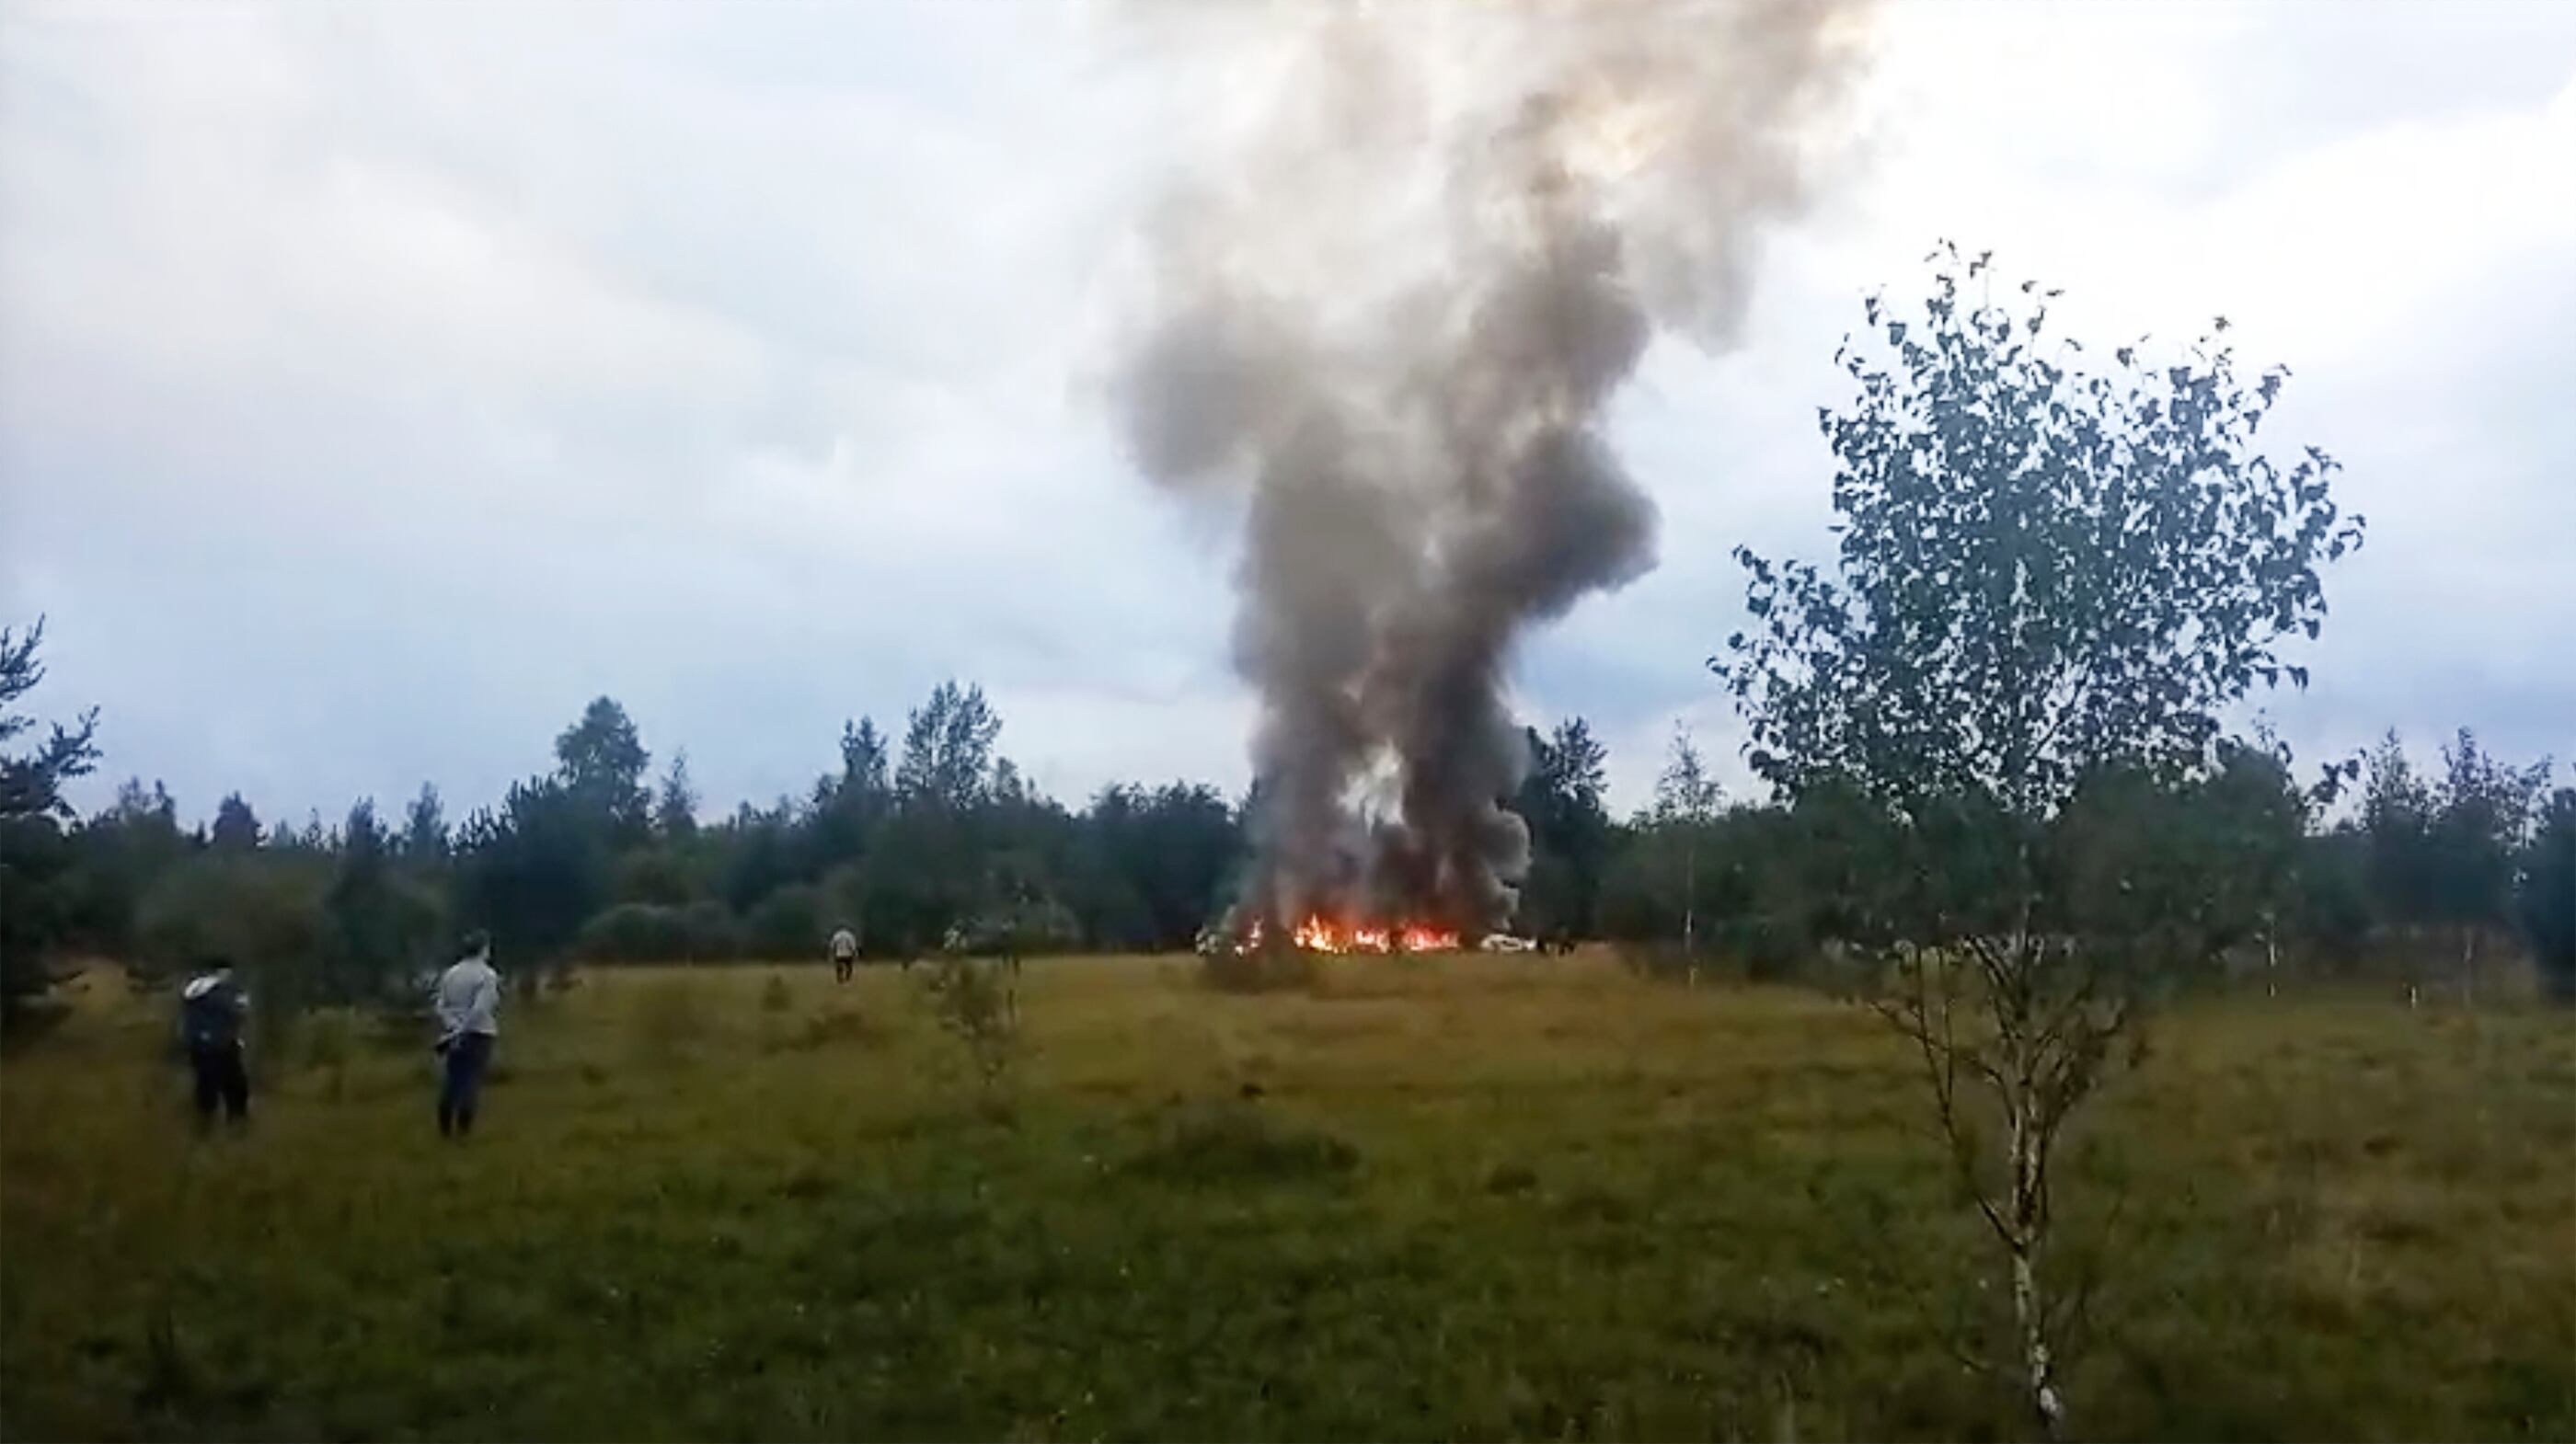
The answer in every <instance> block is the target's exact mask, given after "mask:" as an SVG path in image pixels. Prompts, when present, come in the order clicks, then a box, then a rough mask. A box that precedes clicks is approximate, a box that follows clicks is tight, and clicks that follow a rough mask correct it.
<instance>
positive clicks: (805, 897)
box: [742, 883, 824, 958]
mask: <svg viewBox="0 0 2576 1444" xmlns="http://www.w3.org/2000/svg"><path fill="white" fill-rule="evenodd" d="M823 932H824V929H823V901H822V894H821V893H819V892H817V891H816V890H815V889H814V888H813V887H811V886H810V885H808V884H805V883H793V884H790V885H789V886H786V887H782V888H780V889H778V890H777V891H776V892H773V893H771V894H770V895H769V896H767V897H765V898H762V899H761V900H760V902H759V903H758V904H757V905H755V906H754V907H753V908H752V910H751V915H750V916H749V917H747V918H745V919H744V920H743V938H742V942H743V947H744V950H745V951H746V952H748V953H750V954H751V955H752V956H753V957H758V958H803V957H810V956H812V955H814V954H816V953H817V952H819V951H820V950H821V949H822V946H823Z"/></svg>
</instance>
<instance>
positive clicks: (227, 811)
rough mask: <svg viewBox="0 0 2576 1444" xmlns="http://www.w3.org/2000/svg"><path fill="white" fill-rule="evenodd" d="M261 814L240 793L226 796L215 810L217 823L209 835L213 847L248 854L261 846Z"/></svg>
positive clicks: (223, 850) (222, 850)
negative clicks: (253, 809) (252, 808)
mask: <svg viewBox="0 0 2576 1444" xmlns="http://www.w3.org/2000/svg"><path fill="white" fill-rule="evenodd" d="M259 836H260V830H259V814H258V813H256V812H253V811H252V810H251V806H250V803H249V802H247V801H245V800H244V799H243V797H242V795H241V794H240V793H238V792H228V793H226V794H224V800H223V802H222V803H221V804H220V805H218V806H217V807H216V808H215V823H214V827H213V829H212V831H211V832H210V834H209V841H210V842H211V844H212V846H213V847H214V848H215V849H216V850H218V851H221V852H248V851H250V850H251V849H252V848H255V847H257V846H259Z"/></svg>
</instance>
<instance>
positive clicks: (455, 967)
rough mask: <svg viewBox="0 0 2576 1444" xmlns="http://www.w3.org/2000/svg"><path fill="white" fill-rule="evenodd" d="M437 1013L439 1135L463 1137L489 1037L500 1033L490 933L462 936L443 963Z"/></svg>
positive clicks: (470, 1125) (434, 995)
mask: <svg viewBox="0 0 2576 1444" xmlns="http://www.w3.org/2000/svg"><path fill="white" fill-rule="evenodd" d="M430 1003H431V1006H432V1007H434V1008H435V1009H436V1010H437V1013H438V1056H439V1059H440V1061H441V1063H442V1064H443V1065H444V1066H443V1067H441V1069H440V1070H439V1086H438V1136H439V1137H441V1138H463V1137H464V1136H466V1135H467V1134H469V1133H472V1132H473V1131H474V1105H475V1100H476V1099H477V1097H478V1096H479V1095H480V1094H481V1093H482V1091H483V1070H484V1069H485V1068H486V1067H488V1066H490V1064H491V1062H492V1040H493V1039H494V1038H495V1037H498V1036H499V1035H500V1032H501V1019H500V1013H501V975H500V974H499V973H498V972H496V971H494V970H493V967H492V936H491V934H489V933H485V932H481V931H476V932H471V933H468V934H466V935H465V956H463V957H461V958H459V959H457V960H456V961H455V962H453V963H451V964H449V965H448V968H447V971H446V972H443V973H441V974H439V975H438V982H437V984H436V985H435V986H433V987H432V988H431V989H430Z"/></svg>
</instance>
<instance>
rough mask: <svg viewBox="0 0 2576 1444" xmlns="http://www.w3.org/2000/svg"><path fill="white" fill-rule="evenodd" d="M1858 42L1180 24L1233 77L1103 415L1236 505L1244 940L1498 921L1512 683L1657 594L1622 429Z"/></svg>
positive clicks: (1728, 25)
mask: <svg viewBox="0 0 2576 1444" xmlns="http://www.w3.org/2000/svg"><path fill="white" fill-rule="evenodd" d="M1850 9H1851V7H1850V6H1849V5H1841V4H1826V3H1810V0H1738V3H1720V4H1698V5H1693V4H1679V3H1626V4H1622V3H1615V0H1604V3H1595V4H1588V5H1585V4H1565V3H1556V4H1545V3H1526V4H1521V5H1516V6H1506V5H1475V6H1470V5H1464V4H1461V5H1436V4H1428V3H1425V4H1417V5H1406V6H1393V7H1385V8H1382V9H1381V8H1351V9H1332V10H1326V9H1323V8H1321V7H1307V6H1288V7H1280V8H1271V7H1243V6H1235V7H1217V6H1208V7H1198V8H1196V9H1194V10H1190V11H1187V12H1185V13H1182V14H1178V15H1164V16H1161V17H1159V18H1160V19H1162V20H1163V21H1166V22H1168V23H1169V25H1170V26H1172V27H1174V28H1175V29H1184V30H1188V31H1190V32H1191V33H1192V34H1194V35H1195V36H1196V38H1199V39H1202V40H1211V41H1215V42H1218V43H1219V45H1220V46H1229V47H1230V48H1227V49H1225V50H1224V53H1223V54H1222V55H1221V56H1212V55H1211V54H1210V53H1209V52H1207V51H1204V50H1202V51H1200V52H1198V53H1196V54H1194V55H1193V56H1192V57H1191V62H1190V63H1192V64H1193V65H1196V66H1200V67H1206V66H1210V65H1213V64H1215V63H1216V62H1217V60H1219V59H1223V60H1227V61H1231V62H1233V63H1232V65H1231V66H1230V67H1229V68H1228V69H1226V70H1224V71H1223V72H1221V74H1222V77H1223V78H1222V82H1221V84H1220V85H1219V86H1218V92H1219V93H1218V94H1217V95H1216V96H1215V97H1214V98H1212V99H1211V100H1210V102H1209V106H1208V109H1207V110H1206V112H1204V114H1203V118H1204V120H1205V121H1206V130H1207V134H1208V137H1209V139H1208V142H1207V144H1206V147H1205V151H1204V154H1203V155H1202V156H1201V157H1199V159H1198V160H1197V161H1196V162H1195V163H1193V164H1190V165H1186V166H1184V167H1183V168H1182V174H1181V175H1180V177H1179V178H1178V179H1177V180H1176V181H1175V182H1174V183H1173V184H1172V186H1171V188H1170V190H1169V191H1168V193H1167V194H1166V195H1165V196H1164V197H1163V204H1162V206H1161V207H1160V209H1159V210H1158V211H1157V213H1156V215H1155V217H1154V220H1153V224H1152V225H1151V227H1150V228H1149V232H1148V239H1147V246H1148V250H1149V257H1148V268H1149V274H1150V279H1149V280H1148V282H1147V283H1146V285H1145V288H1144V294H1143V296H1142V298H1141V303H1142V307H1143V314H1142V317H1141V323H1140V325H1139V327H1138V329H1137V332H1136V334H1135V336H1134V338H1133V343H1132V346H1131V347H1130V349H1129V350H1128V352H1127V354H1126V355H1125V356H1124V357H1123V358H1122V360H1121V363H1120V367H1119V374H1118V399H1119V403H1120V408H1121V414H1122V420H1123V423H1124V426H1125V430H1126V434H1127V438H1128V443H1129V446H1130V448H1131V449H1132V451H1133V453H1134V455H1135V457H1136V459H1137V461H1138V463H1139V465H1140V466H1141V468H1142V469H1143V470H1144V471H1145V473H1146V474H1147V475H1148V476H1150V477H1151V478H1153V479H1154V480H1155V481H1156V482H1157V483H1158V484H1160V485H1163V486H1165V487H1169V488H1172V489H1174V490H1177V491H1184V492H1203V491H1217V492H1222V493H1225V494H1235V495H1240V496H1241V497H1242V498H1243V517H1244V550H1243V558H1242V563H1241V567H1240V570H1239V572H1238V587H1239V590H1240V594H1241V605H1240V610H1239V612H1238V614H1237V617H1236V623H1235V631H1234V656H1235V663H1236V666H1237V667H1238V669H1239V670H1240V671H1241V672H1242V674H1243V675H1244V677H1245V678H1246V679H1247V680H1249V681H1250V682H1251V683H1252V684H1253V686H1254V687H1255V688H1256V689H1257V691H1258V692H1259V694H1260V698H1261V704H1262V713H1261V723H1260V727H1259V731H1258V733H1257V735H1256V736H1255V737H1254V739H1253V763H1254V772H1255V777H1256V779H1257V782H1256V786H1257V789H1258V799H1259V803H1258V812H1257V815H1256V818H1255V826H1256V834H1255V837H1256V846H1257V859H1256V865H1255V874H1254V877H1253V879H1252V881H1251V886H1250V887H1249V888H1248V890H1247V893H1246V896H1245V898H1244V900H1243V902H1244V905H1245V908H1246V909H1247V910H1248V911H1249V912H1250V913H1251V914H1252V915H1254V916H1259V917H1266V918H1269V919H1273V920H1277V919H1290V920H1293V919H1296V918H1300V917H1303V916H1305V915H1307V914H1308V913H1310V912H1319V911H1320V912H1327V913H1334V914H1353V913H1357V914H1362V915H1374V916H1377V917H1380V918H1388V917H1395V916H1401V917H1405V918H1410V919H1430V920H1436V921H1439V922H1442V923H1445V924H1447V925H1449V926H1452V927H1455V928H1457V929H1459V930H1460V931H1461V932H1462V933H1465V934H1468V935H1470V936H1473V935H1476V934H1481V933H1483V932H1486V931H1489V930H1491V929H1493V928H1495V927H1498V926H1500V925H1502V924H1503V923H1504V922H1505V921H1506V920H1507V919H1508V918H1509V917H1510V915H1511V913H1512V909H1513V907H1514V904H1515V902H1516V899H1517V895H1518V888H1519V883H1520V881H1521V878H1522V876H1523V875H1524V873H1525V872H1526V870H1527V867H1528V861H1529V834H1528V830H1527V829H1526V828H1525V827H1524V826H1523V825H1522V822H1521V820H1520V818H1519V817H1517V816H1515V815H1514V814H1513V813H1512V812H1511V811H1510V810H1509V809H1508V808H1507V806H1506V805H1505V804H1506V801H1507V799H1508V798H1509V797H1510V796H1511V794H1512V793H1513V791H1514V790H1515V789H1516V788H1517V787H1518V785H1519V783H1520V780H1521V775H1522V772H1523V770H1524V768H1525V767H1526V765H1527V760H1528V759H1527V758H1526V756H1525V755H1524V751H1523V748H1522V745H1521V742H1520V735H1521V734H1520V732H1519V729H1518V728H1517V727H1516V726H1515V725H1514V723H1513V719H1512V717H1511V714H1510V711H1509V709H1508V707H1507V706H1506V703H1505V700H1504V689H1505V684H1506V680H1507V678H1506V673H1507V669H1508V667H1509V665H1510V662H1511V660H1512V653H1513V646H1514V644H1515V642H1516V641H1517V640H1518V639H1519V638H1520V637H1521V636H1522V635H1523V634H1524V633H1525V632H1526V631H1527V630H1528V629H1529V627H1530V626H1531V625H1532V624H1533V623H1538V622H1545V621H1548V620H1552V619H1554V618H1557V617H1560V616H1562V615H1564V614H1565V612H1566V611H1567V610H1568V609H1570V608H1571V607H1573V606H1574V604H1575V603H1576V602H1578V601H1580V600H1581V599H1582V598H1583V597H1585V596H1586V595H1589V594H1591V593H1593V592H1598V591H1603V590H1607V589H1612V588H1616V587H1619V586H1622V585H1625V584H1626V583H1628V582H1630V581H1633V580H1635V579H1636V578H1637V577H1639V576H1641V575H1643V574H1644V573H1645V572H1646V571H1647V570H1648V569H1650V568H1651V567H1652V566H1653V565H1654V560H1655V550H1654V549H1655V510H1654V506H1653V503H1652V502H1651V501H1649V500H1648V498H1647V497H1646V495H1645V494H1644V493H1643V492H1642V491H1640V490H1639V489H1638V487H1637V486H1636V484H1635V482H1634V481H1632V480H1631V479H1630V478H1629V476H1628V474H1627V472H1626V471H1625V469H1624V468H1622V467H1621V465H1620V463H1619V459H1618V457H1617V455H1616V454H1615V453H1614V452H1613V451H1612V449H1611V447H1610V445H1609V442H1608V440H1607V438H1606V437H1605V435H1604V433H1603V426H1602V418H1603V411H1604V408H1605V407H1606V406H1607V404H1608V403H1609V401H1610V399H1611V398H1612V396H1613V395H1614V394H1615V393H1616V392H1617V390H1618V389H1619V387H1620V386H1621V385H1622V384H1623V383H1624V382H1625V381H1626V380H1627V379H1628V377H1629V375H1630V374H1631V373H1632V372H1633V371H1634V370H1635V369H1636V366H1637V363H1638V360H1639V358H1640V357H1641V356H1642V355H1643V354H1644V352H1645V349H1646V346H1647V344H1648V342H1649V341H1650V340H1651V339H1652V338H1653V337H1654V335H1655V334H1656V332H1657V331H1658V330H1659V329H1671V330H1676V331H1679V332H1681V333H1683V334H1684V335H1686V336H1688V337H1689V338H1691V339H1694V340H1696V341H1698V342H1700V343H1701V344H1704V345H1722V344H1725V343H1726V342H1727V341H1729V340H1730V339H1731V338H1732V336H1733V334H1734V331H1735V328H1736V326H1737V324H1738V322H1739V320H1740V318H1741V316H1742V314H1743V311H1744V307H1745V302H1746V297H1747V292H1748V288H1749V284H1750V277H1751V273H1752V268H1753V262H1754V259H1755V255H1756V252H1757V250H1758V248H1759V242H1760V239H1761V237H1762V235H1763V233H1764V232H1765V231H1766V230H1767V229H1768V228H1769V227H1770V225H1771V224H1772V223H1774V222H1776V221H1778V220H1779V219H1781V218H1783V217H1785V216H1787V215H1789V214H1791V213H1793V212H1794V211H1795V210H1797V208H1798V207H1799V205H1800V204H1801V202H1802V200H1803V198H1804V196H1805V194H1806V190H1807V183H1806V180H1805V176H1806V174H1807V171H1808V170H1809V168H1810V167H1809V164H1808V160H1807V156H1806V154H1805V152H1806V151H1807V149H1808V148H1809V136H1810V133H1811V132H1812V131H1813V130H1814V129H1815V128H1816V125H1815V123H1816V121H1817V120H1818V119H1819V118H1820V117H1821V116H1822V115H1823V114H1824V113H1825V112H1826V111H1827V110H1828V109H1829V105H1830V102H1831V101H1832V100H1833V99H1834V97H1835V96H1836V94H1837V93H1838V91H1839V89H1840V81H1841V78H1842V77H1843V75H1844V73H1845V71H1846V70H1847V68H1848V65H1847V62H1848V58H1849V56H1850V53H1851V46H1850V45H1849V44H1848V43H1847V41H1848V40H1849V39H1850V38H1851V36H1852V33H1853V27H1852V24H1851V21H1852V16H1851V14H1850V13H1849V12H1850ZM1202 73H1205V72H1202Z"/></svg>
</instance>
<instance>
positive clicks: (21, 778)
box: [0, 617, 98, 1027]
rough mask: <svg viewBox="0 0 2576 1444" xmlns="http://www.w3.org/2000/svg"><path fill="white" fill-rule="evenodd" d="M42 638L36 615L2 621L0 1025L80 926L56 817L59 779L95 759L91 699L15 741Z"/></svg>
mask: <svg viewBox="0 0 2576 1444" xmlns="http://www.w3.org/2000/svg"><path fill="white" fill-rule="evenodd" d="M44 640H45V621H44V618H42V617H39V618H37V619H36V621H35V624H34V625H32V626H30V627H28V628H27V630H26V631H24V632H23V633H22V632H19V631H17V630H16V629H14V628H8V627H0V749H8V750H0V1027H5V1026H7V1025H8V1024H10V1023H13V1022H15V1021H17V1020H18V1017H19V1015H20V1013H21V1011H22V1009H23V1008H24V1006H25V1005H26V1003H27V1002H28V1001H29V1000H30V999H32V998H34V997H35V996H36V995H38V994H40V993H42V992H43V991H44V990H45V989H46V988H47V987H48V986H50V985H51V983H52V981H53V961H54V954H55V952H56V951H57V950H58V949H59V948H60V947H61V946H62V945H63V944H64V943H65V942H67V941H69V939H70V938H71V937H72V935H73V934H74V932H75V931H76V929H77V914H76V910H75V904H74V902H73V900H72V899H71V898H70V897H69V896H68V895H67V890H68V888H69V886H70V881H71V880H70V872H71V863H72V857H71V853H70V851H69V850H68V849H67V848H66V847H65V846H64V845H63V839H62V832H61V828H60V826H59V823H58V819H59V818H61V817H65V816H68V815H69V812H68V809H67V808H66V807H65V806H64V803H63V793H62V789H63V784H64V783H66V782H69V781H71V780H72V779H74V778H77V777H82V776H86V775H87V774H88V772H89V771H90V768H91V767H92V766H93V765H95V764H96V762H97V760H98V746H97V743H96V741H95V740H94V739H95V738H96V737H97V735H98V712H97V710H96V709H95V708H93V709H91V710H90V711H89V712H87V713H84V714H83V715H82V716H81V718H80V720H79V721H78V722H76V723H74V724H73V725H72V726H70V727H64V726H63V725H61V724H60V723H56V724H55V725H54V726H53V728H52V730H51V732H50V733H49V734H48V735H47V736H46V738H45V740H44V741H43V742H41V743H39V744H37V745H36V746H35V747H34V749H33V750H31V751H27V752H19V751H16V750H14V748H13V747H12V744H13V743H14V742H15V740H16V739H17V738H19V737H21V736H23V735H25V734H26V733H27V732H28V731H29V730H30V729H31V728H33V727H34V726H35V725H36V724H35V719H34V718H32V717H29V716H27V715H25V714H24V713H21V712H19V711H17V710H16V708H17V704H18V703H19V702H20V701H21V700H23V699H24V698H26V697H27V696H28V694H30V693H32V692H34V691H35V690H36V687H37V685H38V684H39V683H41V682H43V681H44V680H45V667H44V663H43V662H42V661H41V660H40V659H39V657H38V653H39V651H40V650H41V649H42V648H43V646H44Z"/></svg>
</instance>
